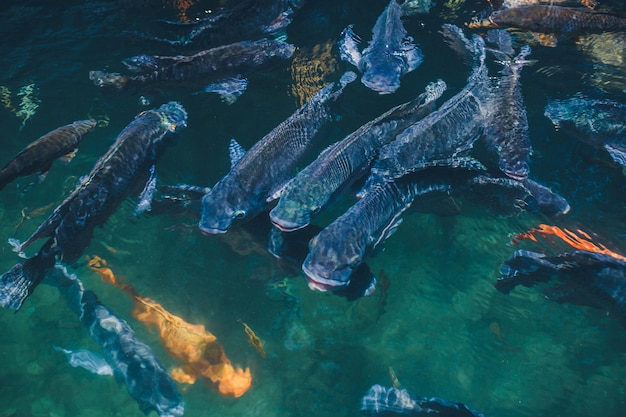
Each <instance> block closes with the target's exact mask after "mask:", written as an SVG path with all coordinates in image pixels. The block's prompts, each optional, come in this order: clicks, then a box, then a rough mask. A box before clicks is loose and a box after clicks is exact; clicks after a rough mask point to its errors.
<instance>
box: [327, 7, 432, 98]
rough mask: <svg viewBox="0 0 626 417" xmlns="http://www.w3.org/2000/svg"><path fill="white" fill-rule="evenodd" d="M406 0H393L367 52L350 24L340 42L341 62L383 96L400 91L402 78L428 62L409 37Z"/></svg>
mask: <svg viewBox="0 0 626 417" xmlns="http://www.w3.org/2000/svg"><path fill="white" fill-rule="evenodd" d="M402 3H403V2H402V1H398V0H391V1H390V2H389V4H388V5H387V7H386V8H385V10H384V11H383V12H382V14H381V15H380V16H379V17H378V19H377V20H376V24H375V25H374V27H373V28H372V39H371V41H370V42H369V43H368V45H367V48H365V49H364V50H363V52H359V50H358V39H359V38H358V37H357V36H356V34H355V33H354V31H353V29H352V28H353V26H352V25H350V26H348V27H347V28H346V29H344V31H343V32H342V35H341V36H342V39H341V40H340V41H339V50H340V54H341V59H343V60H345V61H348V62H349V63H351V64H352V65H354V66H355V67H357V68H358V69H359V71H360V72H361V73H362V74H363V75H362V76H361V83H363V85H365V86H366V87H367V88H369V89H371V90H373V91H375V92H377V93H379V94H390V93H393V92H395V91H396V90H397V89H398V88H400V78H401V77H402V76H403V75H405V74H407V73H409V72H411V71H413V70H415V69H416V68H417V67H418V66H419V65H420V64H421V63H422V61H423V60H424V56H423V54H422V52H421V50H420V49H419V48H418V47H417V46H416V45H415V44H414V42H413V39H412V38H411V37H410V36H408V34H407V31H406V29H405V28H404V24H403V23H402V20H401V17H402V15H403V12H402V6H401V4H402Z"/></svg>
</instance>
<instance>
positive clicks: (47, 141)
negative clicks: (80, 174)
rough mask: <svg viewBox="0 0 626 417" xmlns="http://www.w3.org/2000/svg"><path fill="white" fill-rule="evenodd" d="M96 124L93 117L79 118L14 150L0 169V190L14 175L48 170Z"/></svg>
mask: <svg viewBox="0 0 626 417" xmlns="http://www.w3.org/2000/svg"><path fill="white" fill-rule="evenodd" d="M95 127H96V121H95V120H79V121H76V122H74V123H70V124H68V125H65V126H61V127H59V128H56V129H54V130H52V131H50V132H48V133H46V134H45V135H43V136H42V137H40V138H39V139H37V140H35V141H34V142H32V143H30V144H29V145H28V146H27V147H26V148H24V149H23V150H22V151H20V153H18V154H17V155H16V156H15V157H14V158H13V159H12V160H11V161H9V162H8V163H7V164H6V165H5V166H4V168H2V169H1V170H0V190H2V189H3V188H4V187H5V186H6V185H7V184H8V183H10V182H11V181H13V180H15V179H16V178H18V177H22V176H25V175H30V174H34V173H35V172H41V173H42V174H45V173H47V172H48V170H49V169H50V167H51V166H52V163H53V162H54V160H55V159H58V158H61V157H63V156H67V157H68V160H69V159H71V156H72V153H73V152H74V151H75V150H76V148H77V147H78V144H79V143H80V142H81V141H82V140H83V139H84V137H85V135H86V134H87V133H89V132H91V131H92V130H93V129H94V128H95Z"/></svg>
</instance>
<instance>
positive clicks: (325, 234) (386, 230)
mask: <svg viewBox="0 0 626 417" xmlns="http://www.w3.org/2000/svg"><path fill="white" fill-rule="evenodd" d="M484 169H485V168H484V166H482V164H480V163H479V162H478V161H476V160H475V159H473V158H459V159H450V160H442V161H430V162H428V163H425V164H424V166H423V167H422V171H421V172H419V173H416V174H415V175H416V176H417V177H415V176H413V177H410V176H407V177H405V178H402V179H399V180H396V181H393V182H391V181H390V182H384V183H382V184H377V185H376V186H374V188H373V189H371V190H369V191H368V192H367V193H366V194H365V196H364V197H363V198H361V199H360V200H358V201H357V202H356V203H355V204H354V205H353V206H352V207H350V208H349V209H348V210H347V211H346V212H345V213H343V214H342V215H341V216H339V217H338V218H337V219H335V220H334V221H333V222H332V223H331V224H329V225H328V226H326V227H325V228H324V229H323V230H322V231H321V232H320V233H319V234H318V235H316V236H315V237H313V238H312V239H311V240H310V242H309V253H308V255H307V257H306V259H305V260H304V262H303V263H302V271H303V272H304V274H305V276H306V278H307V281H308V285H309V288H311V289H313V290H319V291H328V290H337V289H341V288H343V287H346V286H347V285H349V284H350V280H351V275H352V273H353V272H354V270H356V269H357V268H358V267H359V265H361V263H362V262H363V260H364V258H365V256H366V255H368V254H370V253H373V252H374V251H375V250H377V249H378V248H379V247H381V245H382V243H383V242H384V241H385V240H386V239H388V238H389V237H390V236H391V235H392V234H393V233H394V232H395V231H396V230H397V228H398V226H399V225H400V223H401V221H402V220H401V216H402V215H403V213H404V212H405V211H406V210H407V209H408V208H409V207H410V206H411V204H412V203H413V201H414V200H415V199H416V198H418V197H420V196H422V195H428V194H431V193H448V192H449V191H450V190H451V189H452V187H453V185H454V184H458V183H461V182H463V181H467V179H468V178H467V176H476V175H478V173H480V172H481V171H484Z"/></svg>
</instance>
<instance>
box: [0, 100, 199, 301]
mask: <svg viewBox="0 0 626 417" xmlns="http://www.w3.org/2000/svg"><path fill="white" fill-rule="evenodd" d="M186 122H187V113H186V111H185V109H184V108H183V107H182V106H181V105H180V104H179V103H177V102H170V103H167V104H164V105H162V106H161V107H159V108H158V109H154V110H148V111H145V112H143V113H141V114H139V115H138V116H137V117H135V119H134V120H133V121H132V122H131V123H130V124H129V125H128V126H126V128H124V130H122V132H121V133H120V134H119V135H118V137H117V139H116V141H115V142H114V143H113V145H111V147H110V148H109V150H108V151H107V152H106V153H105V154H104V155H103V156H102V157H101V158H100V159H99V160H98V161H97V162H96V164H95V166H94V167H93V169H92V170H91V172H90V173H89V174H88V175H87V176H86V177H85V179H83V180H82V181H81V182H80V183H79V184H78V186H77V187H76V189H75V190H74V191H73V192H72V193H71V194H70V195H69V196H68V197H67V198H66V199H65V201H63V202H62V203H61V204H60V205H59V206H58V207H57V208H56V209H55V210H54V212H53V213H52V214H51V215H50V217H48V218H47V219H46V220H45V221H44V222H43V223H42V224H41V225H40V226H39V227H38V228H37V230H36V231H35V232H34V233H33V234H32V235H31V236H30V237H29V238H28V239H27V240H26V241H25V242H24V243H22V244H21V245H18V247H17V248H16V251H17V252H18V253H19V252H23V250H24V248H26V247H28V246H29V245H30V244H32V243H33V242H34V241H35V240H38V239H41V238H49V239H48V240H47V241H46V242H45V243H44V244H43V246H42V247H41V249H40V250H39V252H38V253H37V255H35V256H33V257H31V258H29V259H27V260H26V261H24V262H22V263H18V264H16V265H15V266H13V268H11V269H10V270H9V271H8V272H6V273H4V274H2V275H1V276H0V305H2V306H3V307H8V308H12V309H14V310H18V309H19V308H20V307H21V305H22V303H23V302H24V300H25V299H26V298H27V297H28V296H29V295H30V294H31V293H32V292H33V291H34V289H35V287H37V285H38V284H39V283H40V282H41V280H42V279H43V278H44V276H45V273H46V271H47V270H48V269H50V268H52V267H53V266H54V264H55V263H56V262H57V261H63V262H65V263H73V262H75V261H76V260H78V258H79V257H80V256H81V254H82V253H83V251H84V249H85V248H86V247H87V246H88V245H89V242H90V240H91V237H92V235H93V231H94V229H95V228H96V226H102V225H103V224H104V223H105V222H106V221H107V219H108V218H109V216H111V215H112V214H113V212H114V211H115V210H116V209H117V207H118V206H119V205H120V204H121V203H122V201H124V200H125V199H126V198H128V197H130V196H133V195H136V194H139V192H140V191H141V189H142V187H143V183H145V182H146V181H147V180H148V178H149V177H150V168H151V167H152V166H153V165H154V163H155V162H156V160H157V159H158V158H159V157H160V156H161V154H162V153H163V151H164V150H165V148H166V147H167V146H168V145H170V144H171V143H172V133H173V132H175V131H177V130H179V129H180V128H182V127H185V126H186Z"/></svg>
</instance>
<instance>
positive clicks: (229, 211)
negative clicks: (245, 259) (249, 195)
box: [198, 183, 249, 235]
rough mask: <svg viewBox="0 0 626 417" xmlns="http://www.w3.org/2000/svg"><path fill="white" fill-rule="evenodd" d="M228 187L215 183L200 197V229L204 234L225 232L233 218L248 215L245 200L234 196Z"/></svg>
mask: <svg viewBox="0 0 626 417" xmlns="http://www.w3.org/2000/svg"><path fill="white" fill-rule="evenodd" d="M234 194H236V193H232V192H231V190H230V189H228V187H224V186H221V185H220V183H217V184H216V185H215V187H213V189H211V191H210V192H208V193H207V194H206V195H205V196H204V197H202V216H201V217H200V223H199V225H198V226H199V227H200V231H201V232H202V233H204V234H206V235H216V234H221V233H226V232H227V231H228V229H230V227H231V226H232V224H233V222H234V221H235V220H243V219H245V218H247V217H248V213H249V207H248V205H247V204H246V202H245V201H243V200H241V199H237V198H236V197H234Z"/></svg>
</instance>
